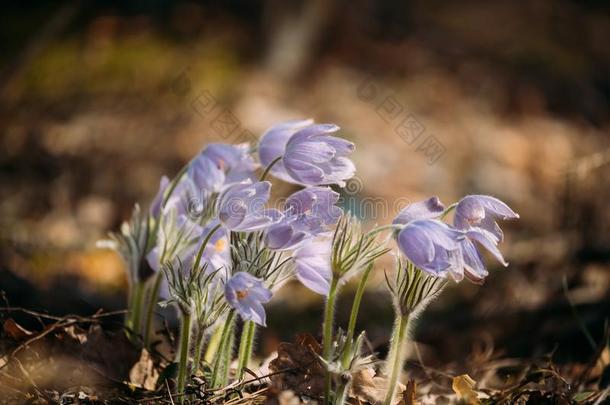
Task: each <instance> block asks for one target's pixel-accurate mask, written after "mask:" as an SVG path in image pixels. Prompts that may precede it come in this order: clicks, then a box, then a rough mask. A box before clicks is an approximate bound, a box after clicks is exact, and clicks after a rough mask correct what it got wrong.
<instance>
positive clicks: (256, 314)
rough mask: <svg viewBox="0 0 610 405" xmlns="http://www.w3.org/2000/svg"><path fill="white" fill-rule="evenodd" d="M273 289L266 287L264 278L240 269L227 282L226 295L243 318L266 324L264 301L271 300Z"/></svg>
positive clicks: (230, 303) (262, 324)
mask: <svg viewBox="0 0 610 405" xmlns="http://www.w3.org/2000/svg"><path fill="white" fill-rule="evenodd" d="M271 296H272V294H271V291H270V290H269V289H268V288H265V286H264V285H263V282H262V280H260V279H258V278H256V277H254V276H253V275H252V274H249V273H245V272H243V271H240V272H238V273H235V274H234V275H233V277H231V278H230V279H229V280H228V281H227V283H226V284H225V297H226V299H227V301H228V302H229V305H231V306H232V307H233V308H235V309H236V310H237V312H239V314H240V315H241V317H242V319H244V320H248V321H254V322H255V323H256V324H258V325H261V326H267V325H266V314H265V308H263V305H262V304H264V303H267V302H269V301H270V300H271Z"/></svg>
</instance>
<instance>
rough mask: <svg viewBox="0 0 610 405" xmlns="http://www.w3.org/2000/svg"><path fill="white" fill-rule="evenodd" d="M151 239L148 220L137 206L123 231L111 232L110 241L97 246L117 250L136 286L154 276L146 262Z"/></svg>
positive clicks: (129, 278)
mask: <svg viewBox="0 0 610 405" xmlns="http://www.w3.org/2000/svg"><path fill="white" fill-rule="evenodd" d="M149 237H150V232H149V222H148V218H147V217H146V216H143V215H142V212H141V210H140V206H139V205H138V204H136V205H135V206H134V208H133V211H132V215H131V219H130V220H129V221H125V222H123V223H122V224H121V231H120V232H110V233H109V239H106V240H101V241H99V242H98V243H97V246H98V247H100V248H109V249H112V250H115V251H116V252H117V253H118V254H119V255H120V256H121V257H122V258H123V260H124V261H125V263H126V265H127V266H126V269H127V272H128V280H129V283H130V285H134V284H135V283H138V282H140V281H144V280H146V279H147V278H148V277H150V276H151V275H152V274H153V271H152V269H151V268H150V266H149V265H148V262H147V261H146V249H147V246H148V240H149Z"/></svg>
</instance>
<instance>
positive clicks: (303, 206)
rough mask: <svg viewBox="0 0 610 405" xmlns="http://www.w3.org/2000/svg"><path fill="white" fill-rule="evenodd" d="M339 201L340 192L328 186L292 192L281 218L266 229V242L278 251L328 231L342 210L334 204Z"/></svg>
mask: <svg viewBox="0 0 610 405" xmlns="http://www.w3.org/2000/svg"><path fill="white" fill-rule="evenodd" d="M338 200H339V194H338V193H336V192H334V191H333V190H331V189H330V188H329V187H308V188H305V189H303V190H300V191H297V192H295V193H293V194H292V195H291V196H290V197H288V199H287V200H286V204H285V207H286V209H285V210H284V212H283V213H282V219H281V220H280V221H279V222H278V223H276V224H273V225H271V226H269V227H268V228H267V229H266V231H265V244H266V245H267V247H269V248H270V249H275V250H288V249H294V248H296V247H297V246H299V245H300V244H301V243H302V242H304V241H306V240H307V239H308V238H312V237H315V236H316V235H319V234H320V233H322V232H325V231H328V228H329V226H331V225H334V224H336V223H337V221H338V220H339V218H340V217H341V215H342V213H343V210H342V209H341V208H339V207H337V206H336V205H335V204H336V203H337V201H338Z"/></svg>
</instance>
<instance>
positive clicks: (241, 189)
mask: <svg viewBox="0 0 610 405" xmlns="http://www.w3.org/2000/svg"><path fill="white" fill-rule="evenodd" d="M270 190H271V183H269V182H268V181H260V182H257V183H250V182H244V183H238V184H234V185H232V186H229V187H228V188H227V189H225V190H224V191H223V193H222V194H221V195H220V198H219V199H218V203H217V212H218V219H219V220H220V222H221V223H222V225H223V226H224V227H226V228H227V229H229V230H232V231H239V232H252V231H256V230H261V229H263V228H265V227H267V226H269V225H271V224H272V223H274V222H277V221H278V220H279V219H280V217H281V214H280V212H279V211H277V210H274V209H266V208H265V205H266V204H267V201H268V200H269V194H270Z"/></svg>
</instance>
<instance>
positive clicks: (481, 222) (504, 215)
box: [453, 195, 519, 242]
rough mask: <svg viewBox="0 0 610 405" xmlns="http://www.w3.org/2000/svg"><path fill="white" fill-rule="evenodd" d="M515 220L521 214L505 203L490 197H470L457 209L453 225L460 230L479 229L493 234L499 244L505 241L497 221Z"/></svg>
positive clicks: (461, 201)
mask: <svg viewBox="0 0 610 405" xmlns="http://www.w3.org/2000/svg"><path fill="white" fill-rule="evenodd" d="M497 218H500V219H515V218H519V214H517V213H516V212H514V211H513V210H512V209H510V207H509V206H508V205H506V204H505V203H504V202H502V201H500V200H498V199H497V198H494V197H491V196H488V195H468V196H466V197H464V198H462V199H461V200H460V201H459V202H458V204H457V207H456V208H455V216H454V219H453V225H454V226H455V227H456V228H458V229H464V230H466V229H470V228H471V227H479V228H482V229H485V230H486V231H488V232H491V233H492V234H493V235H494V236H495V237H496V238H497V239H498V241H499V242H501V241H502V240H503V239H504V234H503V233H502V230H501V229H500V227H499V226H498V224H497V223H496V219H497Z"/></svg>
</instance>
